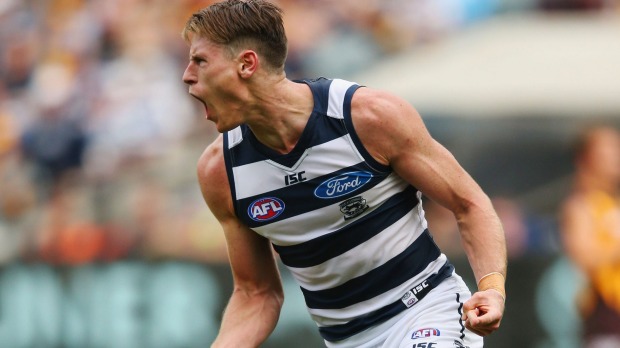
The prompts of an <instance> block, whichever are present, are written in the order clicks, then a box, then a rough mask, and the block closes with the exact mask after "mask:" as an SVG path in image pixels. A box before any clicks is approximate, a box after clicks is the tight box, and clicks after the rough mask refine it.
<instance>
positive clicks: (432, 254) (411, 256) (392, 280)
mask: <svg viewBox="0 0 620 348" xmlns="http://www.w3.org/2000/svg"><path fill="white" fill-rule="evenodd" d="M439 255H441V252H440V251H439V248H438V247H437V245H436V244H435V242H434V241H433V238H432V237H431V235H430V233H429V232H428V230H425V231H424V233H422V235H420V237H418V238H417V239H416V240H415V241H414V242H413V243H411V245H410V246H409V247H408V248H407V249H405V251H403V252H402V253H400V254H399V255H397V256H395V257H394V258H392V259H391V260H389V261H388V262H386V263H385V264H383V265H381V266H379V267H377V268H375V269H373V270H372V271H370V272H368V273H366V274H364V275H361V276H359V277H357V278H353V279H351V280H349V281H347V282H346V283H344V284H341V285H339V286H337V287H334V288H331V289H325V290H318V291H310V290H307V289H304V288H303V287H302V288H301V290H302V292H303V294H304V297H305V299H306V305H307V306H308V308H315V309H340V308H345V307H348V306H351V305H354V304H356V303H359V302H362V301H366V300H368V299H371V298H373V297H375V296H378V295H380V294H382V293H384V292H386V291H389V290H391V289H393V288H395V287H397V286H399V285H401V284H402V283H404V282H406V281H407V280H409V279H411V278H413V277H415V276H416V275H418V274H419V273H420V272H422V271H423V270H424V269H425V268H426V267H427V266H428V264H430V263H431V262H433V261H435V259H437V258H438V257H439Z"/></svg>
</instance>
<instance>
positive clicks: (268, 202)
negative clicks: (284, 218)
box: [248, 197, 284, 222]
mask: <svg viewBox="0 0 620 348" xmlns="http://www.w3.org/2000/svg"><path fill="white" fill-rule="evenodd" d="M282 212H284V202H282V200H281V199H279V198H275V197H266V198H260V199H257V200H255V201H254V202H252V204H250V206H249V207H248V215H249V216H250V218H251V219H252V220H254V221H259V222H263V221H269V220H272V219H275V218H276V217H278V216H279V215H280V214H282Z"/></svg>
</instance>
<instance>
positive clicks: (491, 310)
mask: <svg viewBox="0 0 620 348" xmlns="http://www.w3.org/2000/svg"><path fill="white" fill-rule="evenodd" d="M504 302H505V301H504V298H503V297H502V295H501V294H500V293H499V292H497V291H495V290H493V289H488V290H485V291H478V292H476V293H474V294H473V295H472V297H471V298H470V299H469V300H467V301H466V302H465V303H464V304H463V317H462V319H463V320H464V321H465V327H467V328H468V329H469V330H471V331H472V332H474V333H476V334H477V335H480V336H487V335H490V334H491V333H492V332H493V331H495V330H497V329H498V328H499V324H500V322H501V320H502V317H503V315H504V308H505V303H504Z"/></svg>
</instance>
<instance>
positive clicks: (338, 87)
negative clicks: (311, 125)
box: [327, 79, 355, 118]
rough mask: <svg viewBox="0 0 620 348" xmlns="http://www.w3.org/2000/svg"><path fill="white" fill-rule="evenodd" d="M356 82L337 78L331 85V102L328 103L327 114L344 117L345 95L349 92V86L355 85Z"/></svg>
mask: <svg viewBox="0 0 620 348" xmlns="http://www.w3.org/2000/svg"><path fill="white" fill-rule="evenodd" d="M354 84H355V83H354V82H349V81H345V80H339V79H335V80H333V81H332V83H331V84H330V85H329V102H328V104H327V116H330V117H335V118H343V117H344V115H343V114H344V112H343V111H342V109H343V108H342V105H343V102H342V101H343V100H344V96H345V94H346V93H347V90H348V89H349V87H351V86H353V85H354Z"/></svg>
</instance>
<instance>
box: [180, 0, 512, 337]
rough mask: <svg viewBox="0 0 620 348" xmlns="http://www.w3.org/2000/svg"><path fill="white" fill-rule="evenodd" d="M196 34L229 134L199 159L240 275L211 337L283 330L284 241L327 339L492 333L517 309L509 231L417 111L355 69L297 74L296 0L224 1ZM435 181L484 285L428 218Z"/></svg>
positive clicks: (210, 95)
mask: <svg viewBox="0 0 620 348" xmlns="http://www.w3.org/2000/svg"><path fill="white" fill-rule="evenodd" d="M183 37H184V39H185V40H186V41H187V42H188V44H189V46H190V48H189V63H188V66H187V68H186V70H185V72H184V74H183V81H184V82H185V83H186V84H188V85H189V93H190V94H191V95H192V96H193V97H195V98H197V99H198V100H199V101H201V102H202V103H203V104H204V106H205V111H206V118H207V119H208V120H210V121H212V122H214V123H215V126H216V128H217V130H218V131H219V132H221V133H223V134H222V135H221V136H219V137H218V139H217V140H216V141H214V142H213V143H212V144H211V145H210V146H208V147H207V149H206V150H205V151H204V153H203V155H202V156H201V158H200V160H199V163H198V178H199V183H200V186H201V190H202V193H203V195H204V198H205V200H206V202H207V204H208V206H209V208H210V209H211V211H212V212H213V214H214V215H215V217H216V218H217V219H218V220H219V222H220V224H221V225H222V227H223V230H224V233H225V236H226V240H227V244H228V257H229V260H230V264H231V268H232V273H233V281H234V291H233V293H232V295H231V298H230V301H229V302H228V306H227V308H226V310H225V312H224V315H223V319H222V324H221V327H220V331H219V335H218V337H217V339H216V340H215V342H214V343H213V347H257V346H259V345H260V344H261V343H262V342H263V341H264V340H266V339H267V337H268V336H269V335H270V334H271V332H272V331H273V329H274V328H275V326H276V323H277V321H278V318H279V314H280V309H281V307H282V302H283V290H282V283H281V279H280V274H279V271H278V268H277V264H276V259H275V256H274V254H273V252H272V249H275V250H276V251H277V252H278V254H279V256H280V259H281V260H282V262H283V263H284V265H286V266H287V267H288V269H289V270H290V271H291V273H292V274H293V276H294V277H295V279H296V280H297V282H298V283H299V285H300V287H301V291H302V292H303V294H304V297H305V301H306V305H307V307H308V311H309V312H310V314H311V316H312V318H313V319H314V321H315V322H316V324H317V325H318V327H319V333H320V334H321V336H322V337H323V339H324V342H325V344H326V345H327V346H328V347H339V348H344V347H356V348H363V347H368V348H369V347H389V348H393V347H412V346H415V347H422V346H425V347H440V346H441V347H447V346H451V347H452V346H460V347H470V348H478V347H481V346H482V345H483V340H482V337H481V336H486V335H489V334H491V333H492V332H494V331H496V330H497V329H498V328H499V325H500V321H501V319H502V317H503V312H504V305H505V304H504V301H505V289H504V282H505V275H506V245H505V240H504V233H503V230H502V226H501V223H500V221H499V219H498V217H497V214H496V213H495V210H494V209H493V206H492V204H491V201H490V199H489V197H488V196H487V195H486V194H485V193H484V192H483V191H482V189H481V188H480V187H479V186H478V185H477V184H476V183H475V182H474V180H473V179H472V178H471V176H470V175H468V174H467V173H466V172H465V170H464V169H463V168H462V167H461V166H460V165H459V164H458V162H457V161H456V160H455V158H454V157H453V156H452V155H451V154H450V153H449V152H448V151H447V150H446V149H445V148H444V147H443V146H442V145H440V144H439V143H438V142H436V141H435V140H434V139H432V138H431V136H430V134H429V133H428V131H427V130H426V127H425V126H424V124H423V121H422V119H421V117H420V116H419V115H418V113H417V111H416V110H415V109H414V108H413V107H412V106H411V105H409V104H408V103H407V102H405V101H404V100H402V99H400V98H398V97H396V96H394V95H391V94H389V93H385V92H381V91H378V90H374V89H371V88H360V87H361V86H359V85H358V84H356V83H353V82H349V81H345V80H341V79H326V78H319V79H313V80H303V81H293V80H289V79H288V78H287V77H286V74H285V72H284V65H285V60H286V56H287V38H286V34H285V31H284V27H283V23H282V11H281V10H280V8H278V7H277V6H276V5H274V4H272V3H270V2H267V1H263V0H245V1H244V0H228V1H224V2H220V3H216V4H214V5H212V6H210V7H207V8H205V9H203V10H201V11H199V12H197V13H195V14H193V15H192V16H191V17H190V19H189V20H188V22H187V24H186V26H185V28H184V30H183ZM422 192H424V194H425V195H427V196H428V197H429V198H430V199H433V200H435V201H437V202H438V203H440V204H441V205H443V206H445V207H447V208H449V209H450V210H451V211H452V213H453V214H455V215H456V216H457V221H458V222H459V229H460V233H461V236H462V240H463V247H464V249H465V251H466V253H467V256H468V258H469V260H470V265H471V267H472V269H473V272H474V274H475V276H476V280H477V282H478V291H477V292H475V293H474V294H473V295H472V294H471V292H470V291H469V290H468V288H467V286H466V284H465V283H464V281H463V280H462V279H461V277H460V276H459V275H458V274H457V273H456V272H454V266H453V265H452V264H451V263H450V262H449V261H448V259H447V257H446V255H445V254H443V253H442V252H441V251H440V250H439V248H438V247H437V245H436V244H435V243H434V241H433V239H432V237H431V235H430V232H429V231H428V228H427V223H426V220H425V219H424V211H423V208H422V203H421V197H422Z"/></svg>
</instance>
